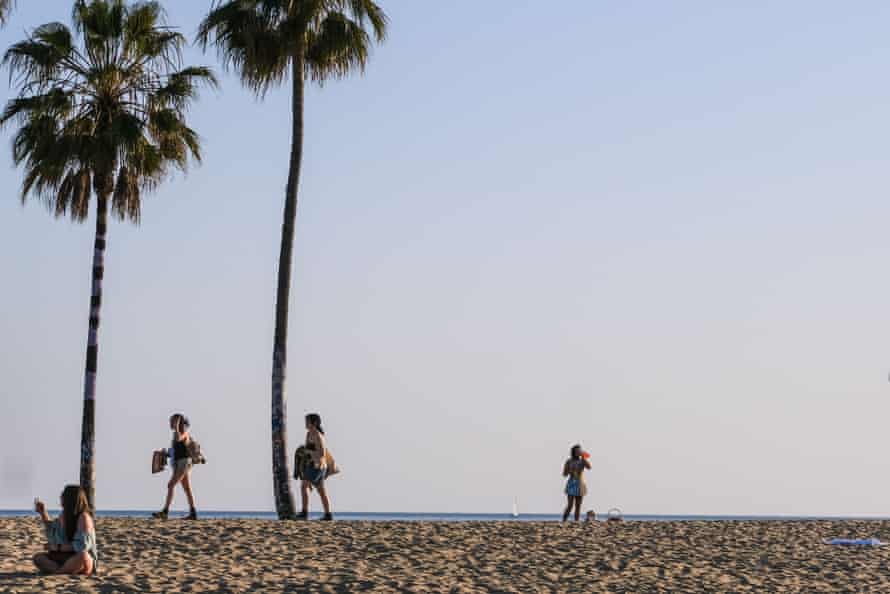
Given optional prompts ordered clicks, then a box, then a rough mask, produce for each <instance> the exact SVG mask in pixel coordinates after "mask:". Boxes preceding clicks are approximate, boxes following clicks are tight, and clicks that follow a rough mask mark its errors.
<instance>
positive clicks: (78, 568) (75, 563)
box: [34, 551, 93, 575]
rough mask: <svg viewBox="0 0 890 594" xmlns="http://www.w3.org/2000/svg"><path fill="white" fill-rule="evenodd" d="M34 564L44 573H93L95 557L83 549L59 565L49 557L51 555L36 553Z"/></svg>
mask: <svg viewBox="0 0 890 594" xmlns="http://www.w3.org/2000/svg"><path fill="white" fill-rule="evenodd" d="M34 565H36V566H37V568H38V569H40V571H42V572H44V573H56V574H68V575H91V574H92V573H93V558H92V557H90V555H89V553H87V552H86V551H83V552H81V553H75V554H74V555H72V556H71V557H70V558H69V559H68V560H67V561H65V563H64V564H63V565H61V566H60V565H59V564H58V563H56V562H55V561H53V560H52V559H50V558H49V555H47V554H45V553H41V554H39V555H34Z"/></svg>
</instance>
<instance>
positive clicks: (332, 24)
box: [198, 0, 388, 95]
mask: <svg viewBox="0 0 890 594" xmlns="http://www.w3.org/2000/svg"><path fill="white" fill-rule="evenodd" d="M387 22H388V19H387V17H386V14H385V13H384V12H383V10H382V9H381V8H380V6H378V5H377V4H376V3H374V2H373V1H371V0H220V1H218V2H216V3H215V4H214V6H213V8H212V9H211V11H210V13H209V14H208V15H207V17H205V19H204V20H203V21H202V23H201V25H200V27H199V30H198V42H199V43H200V45H201V46H202V47H203V48H204V49H205V50H206V49H207V47H208V46H210V45H213V46H214V47H215V48H216V50H217V52H218V53H219V56H220V59H221V60H222V62H223V64H224V67H225V68H227V69H231V70H234V71H235V72H237V73H238V75H239V76H240V78H241V82H242V83H243V84H244V85H245V86H246V87H248V88H250V89H251V90H253V91H254V92H256V93H257V94H258V95H262V94H264V93H265V92H266V91H268V89H269V88H271V87H275V86H278V85H280V84H281V83H282V82H284V81H285V80H286V78H287V77H288V74H289V69H288V67H289V66H290V64H292V63H301V64H303V67H304V69H305V75H306V76H307V77H308V78H310V79H311V80H314V81H316V82H318V83H322V82H324V81H325V80H327V79H329V78H339V77H343V76H346V75H347V74H349V73H350V72H352V71H355V70H358V71H362V70H363V69H364V67H365V65H366V64H367V60H368V56H369V53H370V50H371V47H372V45H373V42H374V41H376V42H381V41H383V40H384V39H385V37H386V27H387Z"/></svg>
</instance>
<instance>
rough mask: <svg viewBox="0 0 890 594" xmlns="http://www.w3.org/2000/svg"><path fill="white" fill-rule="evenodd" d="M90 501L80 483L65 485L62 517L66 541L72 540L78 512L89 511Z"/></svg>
mask: <svg viewBox="0 0 890 594" xmlns="http://www.w3.org/2000/svg"><path fill="white" fill-rule="evenodd" d="M89 511H90V503H89V501H87V493H86V491H84V490H83V487H81V486H80V485H67V486H66V487H65V490H64V491H62V517H63V518H64V522H65V536H66V537H67V539H68V541H69V542H70V541H72V540H74V533H75V532H77V520H78V518H80V514H84V513H89Z"/></svg>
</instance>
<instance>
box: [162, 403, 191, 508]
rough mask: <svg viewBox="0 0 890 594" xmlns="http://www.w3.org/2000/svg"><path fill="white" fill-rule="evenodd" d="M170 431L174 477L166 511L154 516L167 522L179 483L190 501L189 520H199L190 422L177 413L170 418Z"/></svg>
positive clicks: (169, 488) (168, 492) (168, 488)
mask: <svg viewBox="0 0 890 594" xmlns="http://www.w3.org/2000/svg"><path fill="white" fill-rule="evenodd" d="M170 429H172V430H173V444H172V448H171V449H172V450H173V455H172V457H173V460H172V461H171V463H170V467H171V470H172V471H173V476H172V477H171V478H170V481H169V482H168V483H167V501H166V502H165V503H164V509H162V510H161V511H159V512H155V513H153V514H152V517H154V518H157V519H159V520H166V519H167V515H168V514H169V512H170V504H171V503H173V490H174V489H175V488H176V485H177V483H180V482H181V483H182V490H183V491H185V496H186V497H187V498H188V500H189V515H187V516H186V519H187V520H197V519H198V510H197V509H196V508H195V496H194V494H193V493H192V457H191V453H190V452H189V445H190V442H191V439H192V438H191V436H190V435H189V420H188V419H187V418H186V417H185V415H183V414H181V413H176V414H174V415H173V416H172V417H170Z"/></svg>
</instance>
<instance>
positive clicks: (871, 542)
mask: <svg viewBox="0 0 890 594" xmlns="http://www.w3.org/2000/svg"><path fill="white" fill-rule="evenodd" d="M824 542H825V544H830V545H840V546H848V547H884V546H887V544H888V543H886V542H881V541H880V540H879V539H877V538H831V539H828V540H825V541H824Z"/></svg>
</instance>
